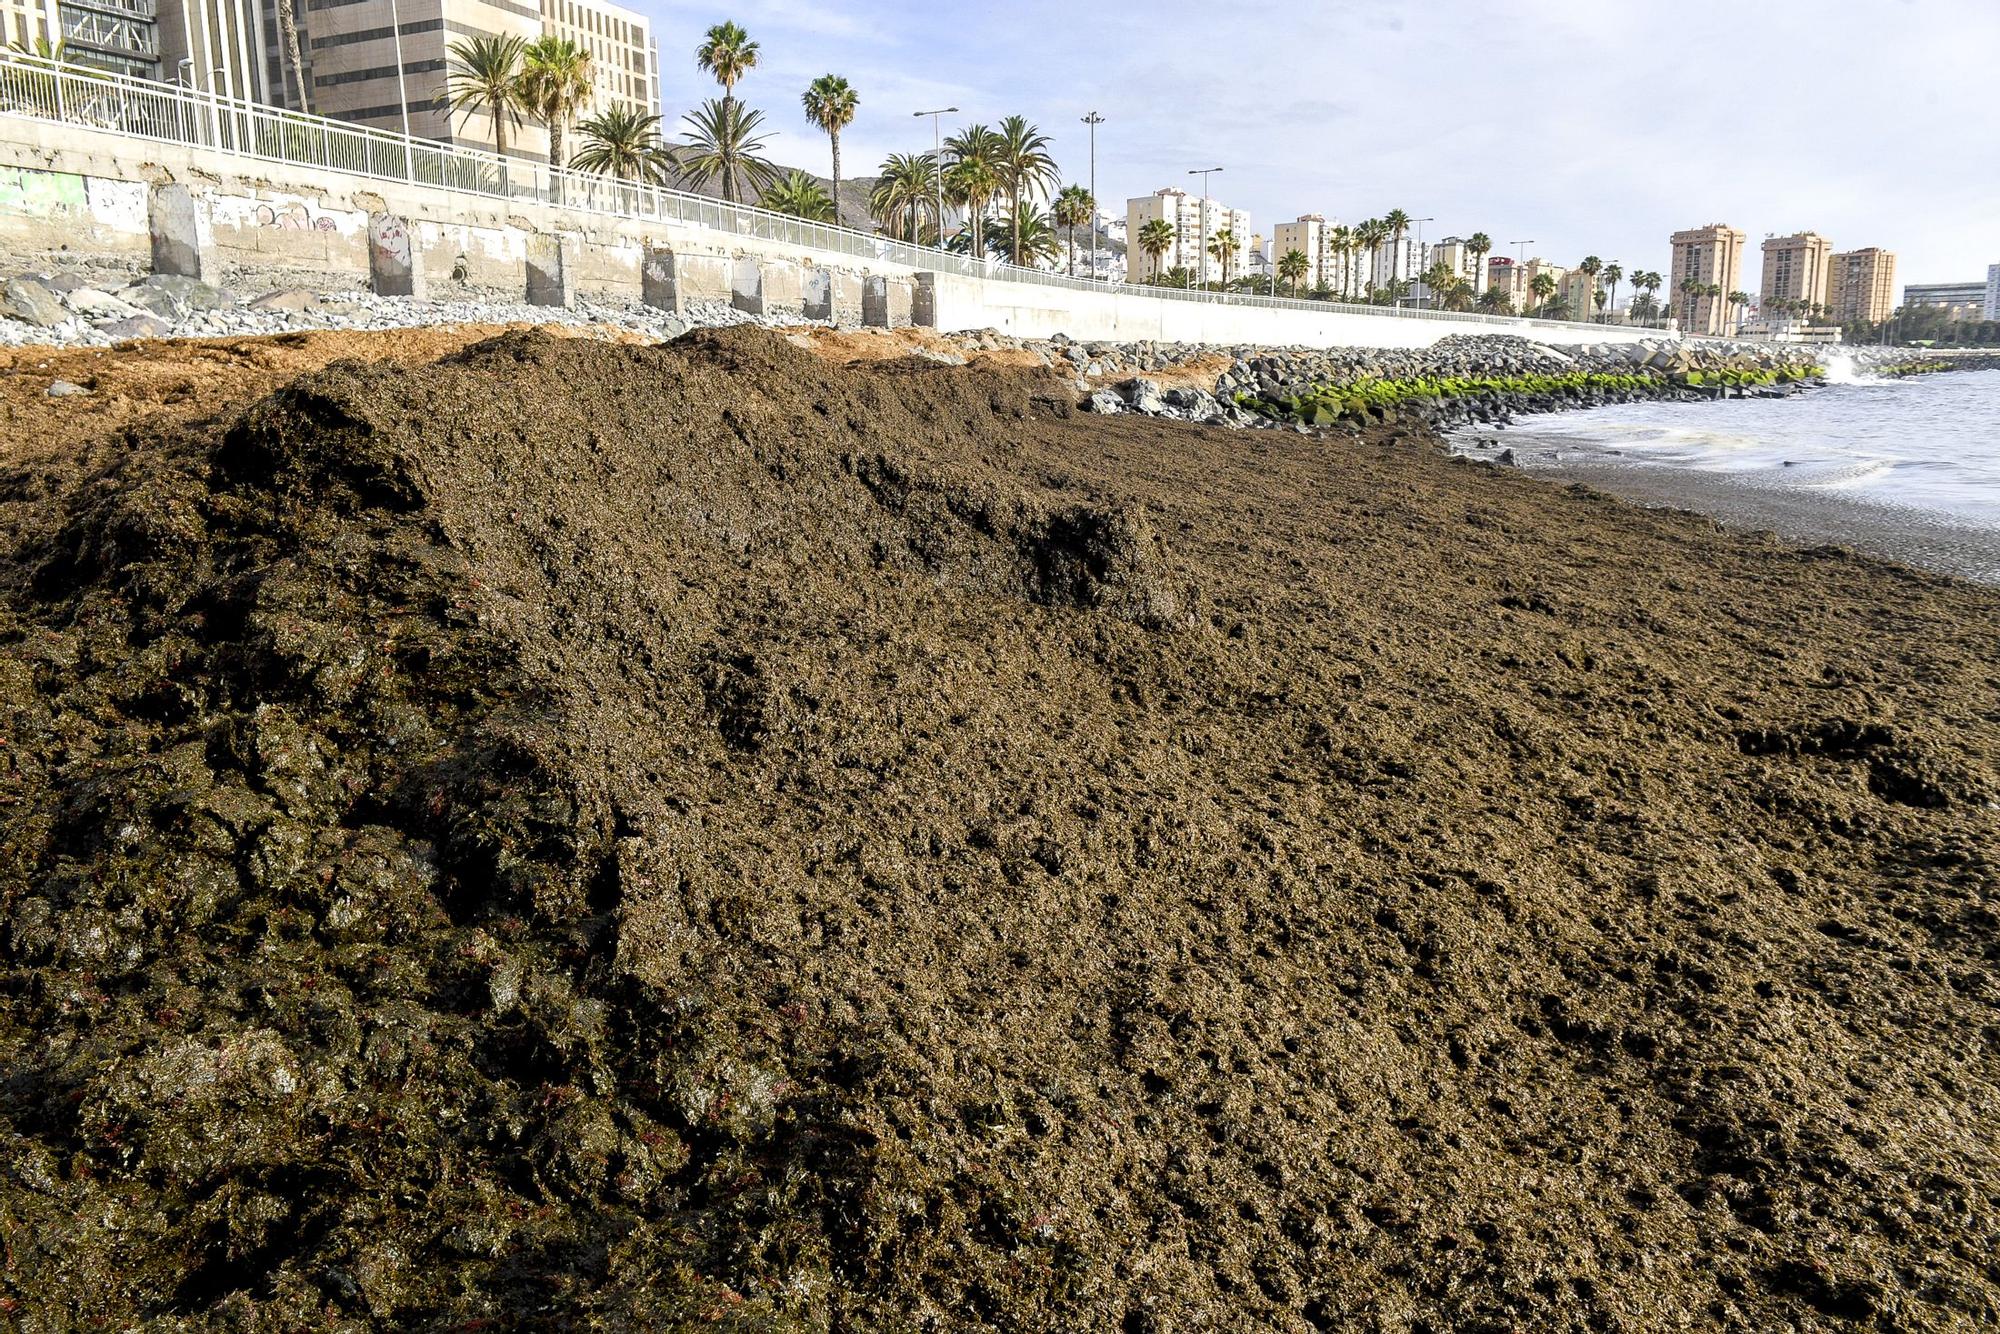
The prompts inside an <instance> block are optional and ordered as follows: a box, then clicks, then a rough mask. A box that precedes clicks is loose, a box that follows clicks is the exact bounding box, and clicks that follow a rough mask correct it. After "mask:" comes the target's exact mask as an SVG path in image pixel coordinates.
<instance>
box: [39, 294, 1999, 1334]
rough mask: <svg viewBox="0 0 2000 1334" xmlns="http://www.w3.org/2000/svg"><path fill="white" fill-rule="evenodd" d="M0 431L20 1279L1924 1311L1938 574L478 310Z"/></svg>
mask: <svg viewBox="0 0 2000 1334" xmlns="http://www.w3.org/2000/svg"><path fill="white" fill-rule="evenodd" d="M118 431H119V433H118V434H116V435H104V436H100V437H98V438H96V439H94V440H92V441H90V442H89V443H87V444H82V445H79V446H77V447H76V448H73V449H67V450H64V451H60V452H59V453H47V454H45V455H44V456H42V457H38V458H29V459H26V460H20V459H17V460H16V461H13V462H10V463H7V464H5V465H4V467H0V728H4V732H0V736H4V740H5V745H4V746H0V942H4V951H5V952H4V966H5V990H4V1002H0V1055H3V1056H4V1071H5V1076H4V1084H0V1229H4V1234H5V1243H6V1255H5V1263H4V1267H0V1306H4V1312H5V1315H6V1318H7V1320H8V1321H9V1322H11V1323H13V1324H15V1325H17V1326H19V1327H21V1328H24V1329H31V1330H57V1329H68V1328H72V1327H77V1326H91V1325H98V1324H101V1325H103V1326H105V1327H111V1328H129V1327H134V1326H136V1325H140V1324H145V1323H147V1322H157V1323H156V1324H154V1325H153V1326H152V1327H158V1328H203V1327H215V1328H231V1329H236V1328H242V1329H249V1328H271V1329H299V1328H319V1327H343V1328H344V1327H358V1326H362V1325H383V1326H386V1325H397V1326H412V1327H420V1328H474V1327H481V1325H480V1322H487V1323H488V1324H490V1325H491V1326H493V1327H518V1326H521V1325H530V1326H536V1327H562V1328H586V1327H588V1328H613V1329H636V1328H682V1327H698V1328H734V1329H760V1330H761V1329H786V1328H797V1329H804V1330H865V1329H907V1330H922V1329H937V1330H946V1329H952V1330H956V1329H981V1328H989V1329H1005V1330H1086V1329H1090V1330H1100V1329H1101V1330H1114V1331H1116V1330H1123V1331H1162V1332H1165V1331H1180V1330H1189V1329H1258V1330H1284V1331H1310V1330H1334V1329H1339V1330H1349V1329H1352V1330H1507V1329H1568V1328H1577V1329H1584V1328H1588V1329H1626V1330H1639V1329H1657V1328H1680V1327H1683V1326H1686V1327H1717V1328H1741V1329H1767V1328H1772V1327H1775V1326H1778V1325H1781V1324H1784V1323H1787V1322H1789V1323H1790V1324H1792V1325H1793V1326H1795V1327H1798V1328H1836V1327H1850V1326H1851V1325H1852V1324H1853V1323H1854V1322H1864V1323H1866V1324H1867V1325H1868V1327H1873V1328H1883V1329H1889V1328H1897V1329H1926V1328H1944V1327H1970V1326H1973V1325H1980V1324H1992V1323H1994V1322H1996V1321H2000V1273H1996V1270H1995V1268H1994V1259H1993V1257H1994V1256H1995V1255H1996V1254H2000V1139H1997V1138H1996V1135H1995V1133H1994V1127H1995V1126H1996V1125H2000V1098H1997V1097H1996V1092H1997V1091H2000V975H1996V968H1997V967H2000V957H1996V950H2000V945H1996V939H1997V937H1996V928H1997V927H2000V915H1997V914H2000V837H1996V832H1997V831H1996V824H1997V823H2000V819H1996V810H1995V805H1994V803H1995V801H1996V798H2000V788H1997V787H1996V759H1995V757H1996V755H2000V705H1996V700H2000V649H1996V643H2000V594H1996V593H1995V592H1994V591H1993V590H1982V589H1979V588H1976V587H1973V586H1971V585H1966V584H1959V583H1954V582H1951V581H1948V580H1943V579H1937V578H1931V577H1927V576H1923V575H1918V574H1914V573H1910V572H1907V571H1903V570H1899V569H1896V568H1894V567H1890V566H1886V565H1880V564H1876V563H1872V562H1868V561H1863V560H1860V559H1857V558H1854V557H1852V556H1851V555H1848V554H1846V553H1843V552H1839V551H1834V550H1818V551H1805V552H1799V551H1793V550H1788V549H1785V548H1783V547H1781V546H1779V545H1777V544H1775V543H1772V542H1769V541H1760V540H1758V539H1755V538H1749V537H1739V536H1733V535H1729V534H1724V533H1721V532H1718V531H1717V530H1716V529H1715V528H1714V526H1713V525H1711V524H1709V523H1707V522H1706V521H1703V520H1699V519H1696V518H1694V517H1692V516H1687V515H1678V514H1667V513H1658V512H1649V511H1641V510H1637V509H1633V508H1630V507H1626V506H1623V505H1619V504H1617V503H1615V502H1612V501H1609V500H1607V499H1605V498H1604V497H1602V496H1599V495H1596V494H1594V493H1591V492H1587V491H1583V490H1581V489H1575V490H1564V489H1561V488H1557V487H1553V486H1549V485H1545V484H1542V483H1539V482H1537V481H1534V480H1532V479H1529V478H1525V477H1521V476H1518V475H1514V474H1511V473H1507V472H1499V471H1495V470H1491V469H1485V468H1480V467H1476V466H1472V465H1468V464H1463V463H1456V462H1452V461H1449V460H1446V459H1444V458H1442V457H1440V456H1438V455H1436V454H1435V453H1433V452H1431V451H1430V450H1428V449H1425V448H1422V447H1420V444H1419V443H1415V442H1410V441H1405V442H1402V443H1400V444H1398V443H1394V442H1392V441H1390V440H1389V439H1387V438H1386V436H1381V434H1380V433H1378V437H1379V438H1371V439H1369V440H1367V441H1364V442H1361V443H1351V442H1348V441H1347V440H1345V439H1343V440H1342V441H1340V442H1338V443H1334V442H1329V441H1326V440H1320V439H1312V438H1305V437H1300V436H1296V435H1291V434H1283V433H1277V432H1259V433H1244V432H1223V431H1216V430H1203V429H1197V428H1191V427H1181V426H1175V425H1171V424H1163V423H1159V422H1154V421H1146V420H1137V419H1129V418H1117V419H1111V420H1102V419H1095V418H1090V417H1084V416H1078V415H1075V414H1073V413H1072V411H1071V405H1070V402H1069V398H1068V396H1067V391H1066V390H1064V389H1063V387H1062V386H1061V385H1060V384H1059V383H1058V382H1056V381H1053V380H1050V379H1047V378H1043V377H1042V375H1041V374H1040V373H1039V372H1036V371H1028V370H1017V369H1009V368H1005V367H997V366H987V367H981V366H977V365H975V366H973V367H948V366H941V365H937V364H933V363H928V362H922V361H915V360H885V361H873V362H868V363H866V364H860V363H857V364H853V365H846V366H842V365H837V364H833V363H832V362H830V361H827V360H823V359H821V358H818V357H815V356H813V355H811V354H809V353H808V352H806V351H803V350H801V349H799V348H797V347H795V346H792V345H791V344H788V343H787V342H785V341H784V340H783V339H782V338H777V337H773V336H770V335H767V334H760V333H755V332H749V331H733V332H726V333H703V334H697V335H693V336H690V337H688V338H684V339H682V340H680V341H678V342H676V343H674V344H671V345H667V346H663V347H631V346H617V345H609V344H604V343H593V342H586V341H576V340H558V339H553V338H550V337H547V336H543V335H535V334H509V335H506V336H503V337H500V338H497V339H494V340H492V341H489V342H485V343H480V344H477V345H475V346H472V347H470V348H467V349H465V350H463V351H459V352H456V353H453V354H452V355H449V356H446V357H445V358H444V359H443V360H437V361H434V362H432V363H430V364H424V365H414V366H394V365H365V364H362V363H360V362H342V363H337V364H334V365H332V366H328V367H326V368H324V369H321V370H318V371H316V372H313V373H309V374H306V375H305V376H304V377H303V378H300V379H297V380H295V381H294V382H292V383H290V384H289V385H288V386H287V387H284V388H282V389H279V390H278V391H277V392H275V393H274V394H272V395H271V396H269V397H268V398H264V399H262V400H261V401H258V402H255V403H254V404H253V405H251V406H248V407H247V408H245V409H243V410H242V411H240V412H234V411H232V412H230V413H225V414H223V415H222V416H221V417H219V418H218V419H216V420H214V421H209V422H202V421H195V422H193V423H192V424H190V422H189V421H188V420H187V419H185V418H172V419H169V418H167V417H164V416H163V417H158V418H149V417H146V416H145V415H143V414H141V415H139V416H137V417H134V418H133V419H131V420H129V421H125V422H123V423H122V424H120V425H119V427H118Z"/></svg>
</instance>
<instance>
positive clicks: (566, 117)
mask: <svg viewBox="0 0 2000 1334" xmlns="http://www.w3.org/2000/svg"><path fill="white" fill-rule="evenodd" d="M590 76H591V68H590V52H588V51H586V50H584V49H583V48H582V47H580V46H578V45H577V44H576V43H575V42H572V41H571V40H570V39H569V38H567V37H555V36H543V37H537V38H536V39H535V40H534V41H532V42H529V43H528V44H527V46H525V47H523V48H522V50H521V77H520V79H519V85H520V92H521V103H522V106H523V107H524V108H525V109H526V110H527V112H528V113H529V114H530V115H532V116H534V117H535V119H537V120H539V121H541V122H542V123H543V124H544V125H546V126H548V127H549V165H550V166H551V167H560V166H561V165H562V164H563V151H562V147H563V131H564V130H565V129H567V128H568V126H569V122H570V119H571V117H573V116H575V115H576V111H577V108H578V107H580V106H582V105H583V101H584V99H585V98H587V97H589V96H590Z"/></svg>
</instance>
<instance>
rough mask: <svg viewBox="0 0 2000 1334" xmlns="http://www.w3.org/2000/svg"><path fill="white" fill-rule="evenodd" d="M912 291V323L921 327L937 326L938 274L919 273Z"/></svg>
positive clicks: (933, 327) (931, 327)
mask: <svg viewBox="0 0 2000 1334" xmlns="http://www.w3.org/2000/svg"><path fill="white" fill-rule="evenodd" d="M912 281H913V282H914V283H915V284H916V286H915V287H914V288H913V289H912V290H911V292H910V323H912V324H914V325H916V326H917V327H918V328H920V329H935V328H937V275H936V274H935V273H919V274H917V275H916V276H915V278H914V279H912Z"/></svg>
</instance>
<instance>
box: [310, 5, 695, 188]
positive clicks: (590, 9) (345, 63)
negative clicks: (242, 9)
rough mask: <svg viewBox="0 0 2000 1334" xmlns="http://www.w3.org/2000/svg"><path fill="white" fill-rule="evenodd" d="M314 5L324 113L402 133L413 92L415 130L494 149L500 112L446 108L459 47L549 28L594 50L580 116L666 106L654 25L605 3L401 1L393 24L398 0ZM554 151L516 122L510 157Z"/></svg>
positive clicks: (318, 89)
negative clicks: (589, 92)
mask: <svg viewBox="0 0 2000 1334" xmlns="http://www.w3.org/2000/svg"><path fill="white" fill-rule="evenodd" d="M274 3H282V0H274ZM306 8H307V11H308V12H307V15H306V22H305V23H304V24H303V25H302V27H303V29H304V31H302V32H301V34H300V36H301V42H302V44H303V45H305V46H306V47H308V49H309V55H308V56H307V63H308V65H309V66H310V69H309V71H308V73H309V76H310V80H311V85H312V110H313V111H315V112H317V113H319V114H320V115H325V116H336V117H338V118H340V119H341V120H351V121H355V122H357V123H359V124H362V125H368V126H372V127H373V128H375V129H379V130H400V129H402V128H403V114H404V110H405V98H407V108H408V112H409V126H410V133H412V134H414V135H417V136H419V137H421V138H425V139H436V140H439V141H440V142H443V143H450V144H462V145H465V146H466V147H470V148H485V149H491V148H492V147H493V146H494V136H493V119H492V117H491V116H488V115H485V114H484V113H479V114H472V115H467V114H466V113H464V112H460V113H457V114H453V113H451V112H449V111H447V110H446V109H445V108H444V106H443V105H442V98H441V96H440V95H441V94H442V93H443V91H444V86H445V80H446V77H447V72H448V69H449V66H450V63H451V59H450V51H449V48H450V46H451V44H452V43H453V42H457V41H461V40H467V39H471V38H474V37H500V36H508V35H512V36H516V37H519V38H521V39H522V40H523V41H529V42H532V41H534V40H535V39H536V38H537V37H540V36H542V35H544V34H549V35H553V36H558V37H567V38H569V39H570V40H571V41H574V42H576V43H577V44H578V45H579V46H581V47H582V48H583V49H584V50H586V51H588V52H589V53H590V62H591V67H592V71H593V84H594V94H593V96H592V98H591V99H590V102H589V103H588V105H586V106H585V107H584V108H583V110H582V111H581V112H580V113H579V115H578V117H577V119H578V120H583V119H587V118H588V117H589V116H591V115H593V114H595V113H596V112H598V111H601V110H604V109H606V108H607V107H609V106H611V105H613V104H616V103H624V104H627V105H630V106H634V107H637V108H639V109H640V110H641V111H643V112H645V113H646V114H649V115H652V114H657V113H658V111H659V109H660V91H659V90H660V83H659V55H658V52H657V51H656V50H655V48H654V46H653V32H652V24H651V22H650V21H649V20H648V19H647V18H646V17H645V16H644V15H642V14H640V13H638V12H637V11H636V10H631V9H626V8H624V7H623V6H621V5H614V4H609V3H606V2H605V0H541V2H540V4H539V6H538V7H536V6H531V5H527V4H522V3H518V0H396V4H395V12H396V14H397V16H398V18H399V19H400V22H399V23H397V24H396V26H393V27H392V26H391V19H390V15H391V7H390V0H307V6H306ZM398 37H400V38H401V44H402V66H403V70H402V74H403V77H402V81H401V86H400V92H399V87H398V82H397V78H396V45H397V39H398ZM273 40H274V41H275V40H276V38H275V34H274V36H273ZM568 142H570V143H574V142H576V136H575V135H574V134H571V135H570V136H569V138H568ZM548 151H549V140H548V133H547V131H545V130H544V129H543V128H542V127H541V126H540V125H538V124H536V123H535V122H534V121H533V120H531V119H523V121H522V123H521V124H520V125H518V126H517V125H514V124H512V123H509V125H508V126H507V153H508V156H510V157H523V158H538V159H546V158H547V156H548Z"/></svg>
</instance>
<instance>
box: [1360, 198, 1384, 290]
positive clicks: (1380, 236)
mask: <svg viewBox="0 0 2000 1334" xmlns="http://www.w3.org/2000/svg"><path fill="white" fill-rule="evenodd" d="M1388 236H1389V224H1388V223H1387V222H1385V221H1383V220H1382V219H1381V218H1369V219H1367V220H1366V221H1364V222H1362V223H1360V224H1359V225H1358V226H1356V227H1355V229H1354V239H1355V241H1356V242H1358V243H1359V244H1360V246H1361V253H1362V254H1364V255H1366V256H1367V257H1368V278H1367V283H1366V289H1367V294H1368V300H1369V301H1370V302H1371V303H1372V302H1373V301H1374V300H1375V270H1376V269H1377V268H1378V267H1379V266H1378V265H1377V263H1376V260H1378V259H1379V258H1380V256H1379V255H1378V254H1377V253H1376V251H1377V250H1378V249H1379V248H1380V247H1381V244H1382V242H1383V241H1385V240H1387V239H1388Z"/></svg>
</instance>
